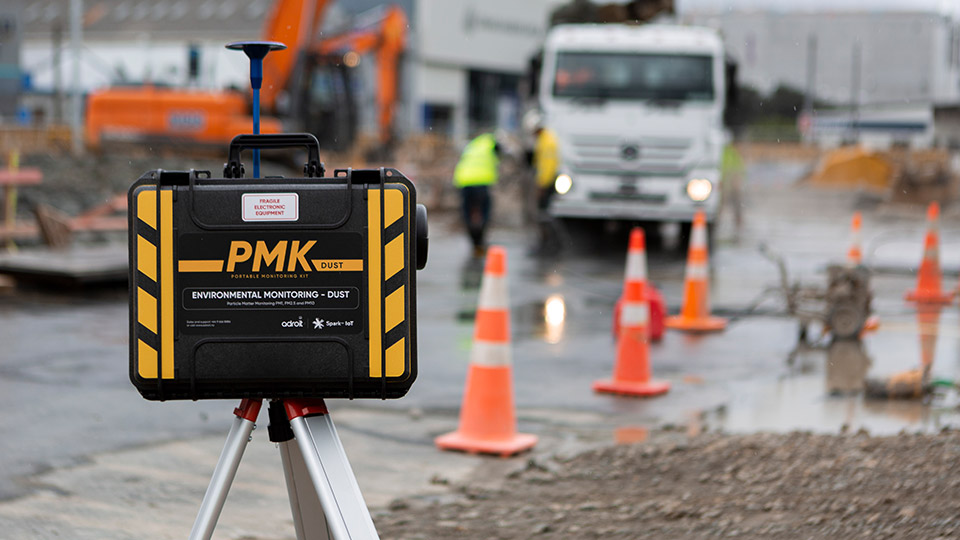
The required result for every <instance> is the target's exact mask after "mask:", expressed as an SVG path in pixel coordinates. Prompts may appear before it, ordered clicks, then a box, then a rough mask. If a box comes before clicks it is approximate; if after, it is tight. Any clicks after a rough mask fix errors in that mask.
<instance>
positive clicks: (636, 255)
mask: <svg viewBox="0 0 960 540" xmlns="http://www.w3.org/2000/svg"><path fill="white" fill-rule="evenodd" d="M638 279H647V254H646V253H645V252H643V251H632V252H629V253H627V280H629V281H636V280H638Z"/></svg>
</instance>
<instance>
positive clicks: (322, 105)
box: [294, 53, 359, 151]
mask: <svg viewBox="0 0 960 540" xmlns="http://www.w3.org/2000/svg"><path fill="white" fill-rule="evenodd" d="M303 68H304V69H303V71H302V73H303V75H302V76H301V78H300V85H301V87H300V90H299V91H298V92H295V93H294V95H295V96H296V99H297V101H298V103H296V104H295V105H294V107H295V111H294V116H295V117H296V118H299V120H300V122H302V126H303V129H304V130H305V131H307V132H308V133H313V134H314V135H316V137H317V139H318V140H319V142H320V147H321V148H325V149H328V150H334V151H340V150H346V149H347V148H349V147H350V145H351V144H352V143H353V141H354V140H355V139H356V135H357V131H358V130H357V125H358V122H359V115H358V113H357V105H356V104H357V99H356V98H357V96H356V95H355V91H356V90H355V88H356V87H355V84H356V83H355V81H354V79H353V68H352V67H349V66H347V65H346V64H345V63H344V61H343V56H342V55H338V54H320V53H316V54H309V55H306V56H305V59H304V63H303Z"/></svg>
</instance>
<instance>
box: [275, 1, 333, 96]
mask: <svg viewBox="0 0 960 540" xmlns="http://www.w3.org/2000/svg"><path fill="white" fill-rule="evenodd" d="M330 3H331V2H330V0H275V1H274V3H273V6H272V8H271V9H270V14H269V15H268V16H267V18H266V20H265V21H264V24H263V31H262V38H263V39H264V40H266V41H279V42H280V43H283V44H285V45H286V46H287V50H285V51H277V52H274V53H273V54H271V55H270V61H269V62H264V65H263V71H264V73H263V75H264V76H263V80H264V85H263V89H262V90H261V91H260V102H261V103H262V104H263V106H264V107H265V108H267V110H273V109H274V107H275V105H276V101H277V96H278V95H279V94H280V92H282V91H283V90H284V89H286V88H287V86H288V85H289V83H290V79H291V76H292V75H293V72H294V70H295V69H296V68H297V61H298V59H299V56H300V53H301V52H303V51H309V50H310V49H311V47H313V46H314V43H315V41H316V40H315V36H316V35H317V31H318V30H319V29H320V26H321V25H322V24H323V18H324V16H325V15H326V13H327V8H328V7H330Z"/></svg>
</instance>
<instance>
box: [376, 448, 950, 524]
mask: <svg viewBox="0 0 960 540" xmlns="http://www.w3.org/2000/svg"><path fill="white" fill-rule="evenodd" d="M658 439H660V440H659V441H658ZM664 439H669V437H662V436H655V437H654V440H655V442H649V443H644V444H636V445H629V446H614V447H609V448H604V449H601V450H597V451H591V452H588V453H584V454H581V455H579V456H576V457H574V458H572V459H567V460H547V461H534V460H531V461H529V462H528V463H527V464H526V466H525V467H524V468H522V469H520V470H517V471H515V472H513V473H511V474H509V475H508V476H507V478H505V479H504V481H503V484H502V487H501V488H499V489H485V490H478V489H473V488H469V487H455V489H456V490H457V491H458V492H459V493H460V495H461V496H460V497H459V498H458V499H457V500H456V501H455V502H448V503H445V504H433V505H427V506H424V505H422V504H419V505H418V504H417V503H416V502H413V501H395V502H394V504H393V505H392V506H391V511H390V512H388V513H384V514H381V515H378V516H377V517H376V522H377V528H378V530H379V532H380V534H381V537H382V538H385V539H387V538H395V539H421V538H422V539H426V538H431V539H432V538H477V539H480V538H483V539H488V538H717V537H725V538H727V537H730V538H923V539H936V538H958V537H960V466H958V460H960V434H958V433H957V432H950V431H944V432H941V433H939V434H936V435H903V434H902V435H899V436H893V437H871V436H869V435H868V434H866V433H862V432H861V433H857V434H851V435H839V436H830V435H811V434H807V433H793V434H787V435H774V434H756V435H743V436H727V435H715V434H710V435H702V436H699V437H695V438H691V439H683V440H676V439H674V440H664Z"/></svg>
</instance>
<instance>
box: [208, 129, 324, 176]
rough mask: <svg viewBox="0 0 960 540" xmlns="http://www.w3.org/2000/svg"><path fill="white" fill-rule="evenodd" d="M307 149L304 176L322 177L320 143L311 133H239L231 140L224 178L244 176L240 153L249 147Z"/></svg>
mask: <svg viewBox="0 0 960 540" xmlns="http://www.w3.org/2000/svg"><path fill="white" fill-rule="evenodd" d="M297 147H304V148H306V149H307V162H306V163H305V164H304V165H303V176H304V177H306V178H321V177H322V176H323V173H324V169H323V162H321V161H320V143H319V142H318V141H317V138H316V137H314V136H313V134H311V133H271V134H268V135H251V134H249V133H244V134H242V135H237V136H236V137H234V138H233V140H232V141H230V154H229V156H228V158H227V159H228V161H227V163H226V164H225V165H224V166H223V177H224V178H243V173H244V170H243V163H242V162H241V161H240V153H241V152H243V151H244V150H247V149H252V148H256V149H260V150H263V149H274V148H297Z"/></svg>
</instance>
